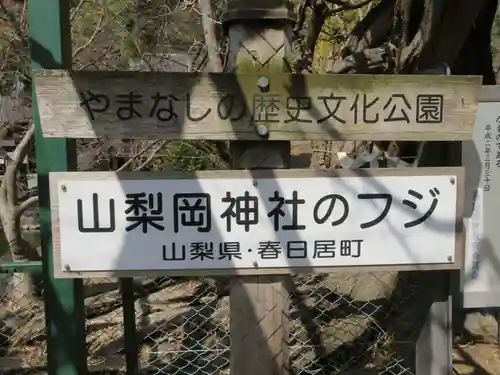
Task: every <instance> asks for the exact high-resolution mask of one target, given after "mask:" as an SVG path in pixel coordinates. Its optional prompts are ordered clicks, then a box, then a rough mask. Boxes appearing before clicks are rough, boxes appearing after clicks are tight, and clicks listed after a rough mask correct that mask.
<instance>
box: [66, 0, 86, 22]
mask: <svg viewBox="0 0 500 375" xmlns="http://www.w3.org/2000/svg"><path fill="white" fill-rule="evenodd" d="M86 1H87V0H80V2H79V3H78V4H77V6H76V7H75V9H73V12H72V13H71V15H70V16H69V20H70V23H73V20H74V19H75V17H76V16H77V15H78V12H79V11H80V9H81V7H82V5H83V4H84V3H85V2H86Z"/></svg>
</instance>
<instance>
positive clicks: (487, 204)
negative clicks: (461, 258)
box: [462, 102, 500, 308]
mask: <svg viewBox="0 0 500 375" xmlns="http://www.w3.org/2000/svg"><path fill="white" fill-rule="evenodd" d="M463 161H464V165H465V167H466V171H467V174H466V197H467V201H466V202H467V204H466V214H467V219H466V226H467V236H466V252H465V268H464V273H463V280H462V285H463V292H464V307H466V308H485V307H500V275H499V273H498V269H497V267H496V265H497V264H499V262H500V250H499V249H500V235H499V233H498V224H497V223H498V212H499V211H500V199H498V196H499V194H500V104H499V103H498V102H485V103H479V106H478V113H477V120H476V125H475V128H474V140H473V141H471V142H467V143H465V144H464V146H463Z"/></svg>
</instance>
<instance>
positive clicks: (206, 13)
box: [198, 0, 222, 72]
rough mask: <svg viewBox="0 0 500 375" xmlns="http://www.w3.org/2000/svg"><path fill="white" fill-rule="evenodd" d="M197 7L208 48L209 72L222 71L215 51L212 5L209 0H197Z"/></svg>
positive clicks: (215, 38)
mask: <svg viewBox="0 0 500 375" xmlns="http://www.w3.org/2000/svg"><path fill="white" fill-rule="evenodd" d="M198 7H199V8H200V12H201V13H202V23H203V33H204V34H205V44H206V46H207V50H208V60H209V64H210V71H211V72H222V62H221V59H220V56H219V54H218V53H217V45H218V44H217V37H216V33H215V21H214V20H213V18H212V5H211V4H210V0H198Z"/></svg>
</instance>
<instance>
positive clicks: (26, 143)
mask: <svg viewBox="0 0 500 375" xmlns="http://www.w3.org/2000/svg"><path fill="white" fill-rule="evenodd" d="M34 135H35V124H34V123H32V124H31V125H30V127H29V128H28V130H27V131H26V133H25V134H24V137H23V139H22V140H21V142H20V143H19V144H18V145H17V147H16V150H15V151H14V155H13V157H12V159H11V160H9V162H8V165H7V169H6V171H5V174H4V180H3V183H2V186H1V187H0V189H2V190H3V191H4V192H5V194H6V196H7V203H8V204H9V205H16V204H17V172H18V170H19V167H20V165H21V164H22V162H23V161H24V159H25V158H26V155H27V154H28V152H29V147H30V145H31V141H32V140H33V137H34Z"/></svg>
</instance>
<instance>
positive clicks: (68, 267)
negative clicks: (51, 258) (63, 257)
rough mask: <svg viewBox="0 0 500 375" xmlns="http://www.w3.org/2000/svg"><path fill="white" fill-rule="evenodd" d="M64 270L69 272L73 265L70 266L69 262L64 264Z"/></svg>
mask: <svg viewBox="0 0 500 375" xmlns="http://www.w3.org/2000/svg"><path fill="white" fill-rule="evenodd" d="M64 270H65V271H67V272H69V271H71V267H70V266H69V264H65V265H64Z"/></svg>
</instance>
